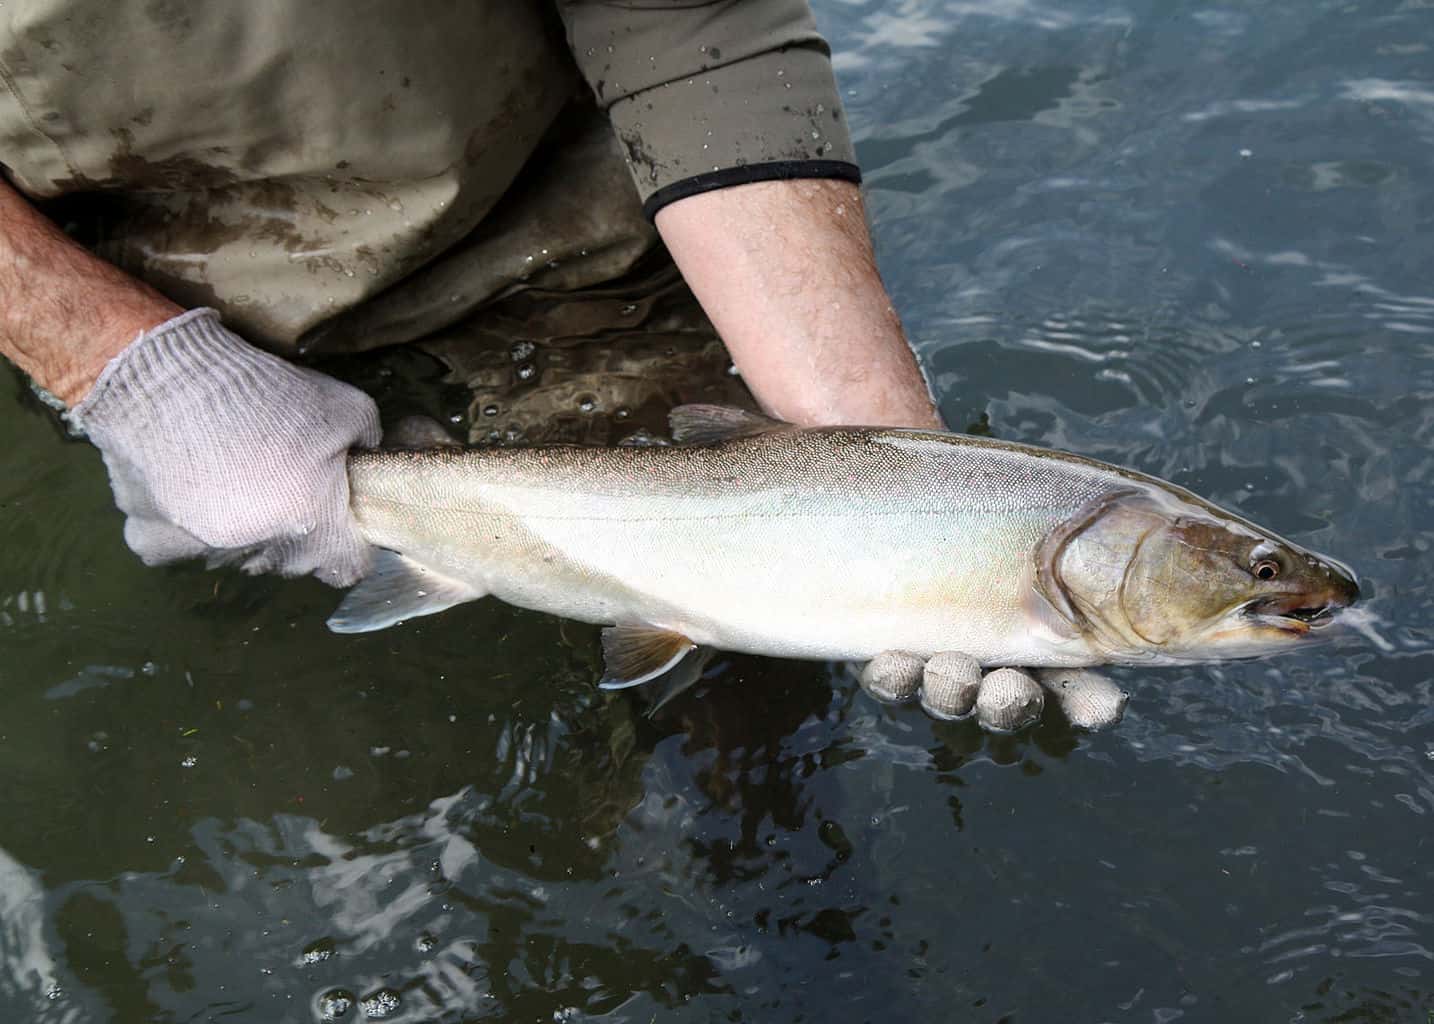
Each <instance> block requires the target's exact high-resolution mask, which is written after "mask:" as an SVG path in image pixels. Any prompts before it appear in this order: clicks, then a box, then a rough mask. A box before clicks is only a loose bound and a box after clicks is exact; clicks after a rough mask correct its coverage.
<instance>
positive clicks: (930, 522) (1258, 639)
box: [329, 406, 1359, 685]
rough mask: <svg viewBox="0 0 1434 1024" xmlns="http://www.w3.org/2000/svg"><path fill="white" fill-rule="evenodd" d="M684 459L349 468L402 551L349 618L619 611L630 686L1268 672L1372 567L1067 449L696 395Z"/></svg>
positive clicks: (570, 458)
mask: <svg viewBox="0 0 1434 1024" xmlns="http://www.w3.org/2000/svg"><path fill="white" fill-rule="evenodd" d="M672 427H673V437H674V441H675V442H676V443H675V444H673V445H672V446H670V447H641V448H635V447H628V448H624V447H619V448H597V447H578V446H547V447H532V448H473V449H470V448H458V447H447V448H434V449H431V450H417V451H383V450H377V451H362V452H355V453H353V454H352V455H351V456H350V458H349V480H350V486H351V491H352V508H353V513H354V516H355V518H356V520H357V522H358V526H359V530H360V532H361V533H362V535H363V537H364V538H365V539H366V540H367V541H368V542H369V543H370V544H372V545H374V547H375V548H378V549H380V551H379V552H378V554H377V556H376V557H375V560H374V566H373V569H372V571H371V573H370V574H369V575H368V576H367V577H366V578H365V579H364V580H362V581H361V582H360V583H359V585H358V586H357V587H355V588H354V589H353V590H352V591H350V592H349V594H348V595H347V596H346V598H345V599H344V601H343V604H342V605H341V606H340V608H339V609H338V611H337V612H335V614H334V616H333V617H332V618H331V619H330V620H329V626H330V628H331V629H333V630H335V631H337V632H364V631H367V630H373V629H381V628H383V627H385V626H389V625H392V624H393V623H395V622H398V621H401V620H404V619H409V618H413V617H415V616H418V615H428V614H431V613H433V612H438V611H442V610H444V609H445V608H450V607H452V606H454V605H457V604H461V603H463V602H465V601H473V600H477V599H478V598H480V597H483V596H485V595H489V594H491V595H493V596H495V597H497V598H500V599H501V600H504V601H507V602H509V603H511V604H514V605H518V606H520V607H523V608H532V609H537V610H539V611H545V612H551V613H553V614H555V615H561V616H564V617H567V618H571V619H578V620H581V621H584V622H593V623H601V624H605V625H607V626H609V627H610V628H609V629H607V630H605V631H604V644H603V646H604V652H605V656H606V662H607V676H606V679H605V682H606V683H607V684H608V685H627V684H635V683H638V682H643V681H645V680H648V679H652V678H655V677H657V676H659V675H661V674H662V673H663V672H665V671H666V670H667V669H669V668H671V667H673V666H674V665H676V663H677V662H678V661H680V660H681V659H682V657H683V656H684V655H685V654H686V653H687V652H688V651H689V650H691V649H692V648H693V647H695V646H697V645H710V646H712V647H716V648H721V649H724V650H730V651H743V652H748V653H752V654H762V655H772V656H777V657H784V658H816V659H850V660H868V659H871V658H873V657H874V656H876V655H877V654H879V653H881V652H883V651H889V650H901V651H909V652H912V653H914V654H917V655H920V656H922V657H927V656H930V655H932V654H935V653H937V652H939V651H963V652H965V653H967V654H970V655H972V656H973V657H975V658H976V659H978V660H979V661H980V662H981V663H982V664H983V665H986V666H1002V665H1009V666H1025V667H1040V666H1046V667H1061V668H1071V667H1081V666H1094V665H1101V664H1111V663H1114V664H1156V665H1161V664H1173V663H1181V662H1191V661H1206V660H1218V659H1228V658H1246V657H1251V656H1254V655H1259V654H1266V653H1271V652H1276V651H1281V650H1286V649H1290V648H1293V647H1298V646H1300V645H1301V644H1303V643H1307V642H1308V641H1309V640H1310V639H1311V638H1312V635H1313V634H1315V633H1316V632H1318V631H1319V630H1320V629H1322V628H1323V627H1324V626H1326V625H1327V624H1328V623H1329V622H1330V621H1331V620H1332V618H1333V614H1334V612H1335V611H1336V610H1338V609H1340V608H1343V607H1345V606H1347V605H1349V604H1350V603H1352V602H1353V601H1354V600H1355V599H1356V598H1357V597H1358V594H1359V588H1358V586H1357V584H1356V582H1355V578H1354V575H1353V573H1352V572H1351V571H1350V570H1349V569H1348V568H1346V567H1345V566H1343V565H1341V564H1340V563H1338V562H1336V561H1334V560H1333V559H1330V558H1327V557H1324V556H1322V555H1317V554H1314V553H1312V552H1309V551H1306V550H1304V549H1303V548H1301V547H1299V546H1298V545H1296V544H1293V543H1291V542H1290V541H1287V540H1285V539H1283V538H1281V537H1279V536H1277V535H1276V534H1273V533H1271V532H1269V531H1268V530H1265V529H1263V528H1262V527H1259V526H1256V525H1255V524H1253V523H1251V522H1249V521H1248V520H1246V519H1244V518H1242V517H1240V516H1238V515H1236V514H1234V513H1232V512H1229V511H1226V510H1224V509H1221V508H1218V507H1217V506H1215V505H1213V504H1211V503H1210V502H1207V501H1205V500H1203V499H1202V498H1199V497H1197V496H1196V495H1194V494H1192V493H1190V492H1189V491H1186V490H1184V489H1182V488H1180V487H1176V486H1174V485H1173V484H1169V483H1166V482H1164V481H1162V480H1158V479H1156V478H1154V477H1151V476H1147V475H1145V474H1143V473H1137V472H1134V471H1132V470H1127V469H1120V468H1117V467H1115V466H1110V465H1107V464H1104V463H1101V462H1097V461H1094V460H1092V459H1087V458H1083V457H1081V456H1078V455H1070V454H1066V453H1063V452H1057V451H1050V450H1046V449H1041V448H1036V447H1031V446H1029V445H1023V444H1015V443H1010V442H1005V441H994V440H989V439H985V438H979V437H972V436H967V435H962V434H950V433H942V432H939V431H924V430H907V429H895V428H852V427H835V428H822V429H798V428H796V427H792V426H790V425H787V424H782V423H777V422H775V421H772V420H768V419H766V418H764V417H760V416H757V415H755V414H752V413H746V412H742V411H740V410H735V409H728V408H724V407H716V406H683V407H680V408H678V409H676V410H674V412H673V414H672Z"/></svg>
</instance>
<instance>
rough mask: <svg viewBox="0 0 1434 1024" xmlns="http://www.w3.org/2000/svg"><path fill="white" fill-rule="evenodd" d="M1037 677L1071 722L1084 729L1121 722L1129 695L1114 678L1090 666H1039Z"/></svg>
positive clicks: (1103, 727)
mask: <svg viewBox="0 0 1434 1024" xmlns="http://www.w3.org/2000/svg"><path fill="white" fill-rule="evenodd" d="M1036 681H1037V682H1039V683H1040V684H1041V686H1042V687H1044V688H1045V691H1046V692H1047V693H1049V694H1050V695H1051V697H1052V698H1053V699H1054V700H1055V701H1056V703H1057V704H1059V705H1060V709H1061V712H1062V713H1063V714H1064V715H1065V716H1066V718H1068V719H1070V723H1071V725H1074V726H1076V727H1078V728H1081V729H1090V730H1096V729H1106V728H1109V727H1110V726H1112V725H1114V724H1115V723H1116V722H1119V721H1120V719H1121V717H1122V716H1123V715H1124V714H1125V704H1126V702H1127V701H1128V700H1129V699H1130V694H1129V693H1127V692H1126V691H1124V690H1122V689H1121V688H1120V687H1119V686H1117V685H1116V683H1115V682H1114V680H1111V679H1108V678H1106V677H1105V676H1103V675H1101V674H1100V673H1099V672H1092V671H1091V670H1090V669H1084V668H1045V669H1038V670H1037V671H1036Z"/></svg>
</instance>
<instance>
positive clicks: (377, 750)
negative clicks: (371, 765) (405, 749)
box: [368, 747, 393, 757]
mask: <svg viewBox="0 0 1434 1024" xmlns="http://www.w3.org/2000/svg"><path fill="white" fill-rule="evenodd" d="M392 749H393V748H392V747H369V748H368V756H369V757H386V756H388V752H389V751H390V750H392Z"/></svg>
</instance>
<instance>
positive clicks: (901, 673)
mask: <svg viewBox="0 0 1434 1024" xmlns="http://www.w3.org/2000/svg"><path fill="white" fill-rule="evenodd" d="M923 665H924V662H923V661H922V660H921V659H920V658H918V657H917V656H916V655H914V654H911V653H909V652H907V651H882V652H881V653H880V654H878V655H877V656H876V657H875V658H872V659H871V660H870V661H869V662H867V663H866V667H865V668H863V669H862V670H861V688H862V689H863V690H865V691H866V692H867V693H869V694H871V695H872V696H873V697H875V698H876V699H877V700H879V701H882V702H883V703H886V704H899V703H903V702H905V701H908V700H910V699H911V698H913V697H915V696H916V691H917V689H918V688H919V687H920V686H921V669H922V667H923Z"/></svg>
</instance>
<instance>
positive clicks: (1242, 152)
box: [1240, 149, 1255, 160]
mask: <svg viewBox="0 0 1434 1024" xmlns="http://www.w3.org/2000/svg"><path fill="white" fill-rule="evenodd" d="M1254 155H1255V151H1254V150H1253V149H1242V150H1240V156H1241V157H1242V158H1243V159H1245V160H1248V159H1250V157H1252V156H1254Z"/></svg>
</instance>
